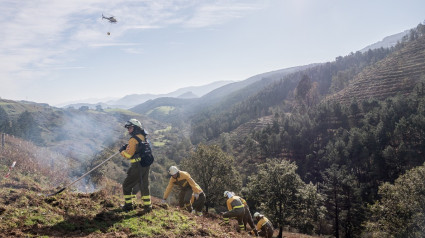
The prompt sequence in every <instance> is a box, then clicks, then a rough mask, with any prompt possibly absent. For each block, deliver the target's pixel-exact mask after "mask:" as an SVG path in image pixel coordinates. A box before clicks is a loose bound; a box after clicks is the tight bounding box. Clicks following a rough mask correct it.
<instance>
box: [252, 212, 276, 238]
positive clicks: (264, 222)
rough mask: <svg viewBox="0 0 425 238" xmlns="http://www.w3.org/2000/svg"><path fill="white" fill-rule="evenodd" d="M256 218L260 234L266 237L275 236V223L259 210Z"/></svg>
mask: <svg viewBox="0 0 425 238" xmlns="http://www.w3.org/2000/svg"><path fill="white" fill-rule="evenodd" d="M254 218H255V219H256V220H257V222H258V223H257V230H258V231H259V232H258V235H260V236H262V237H266V238H271V237H272V236H273V225H272V223H271V222H270V221H269V219H267V217H265V216H264V215H262V214H260V213H259V212H256V213H254Z"/></svg>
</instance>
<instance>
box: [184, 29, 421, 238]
mask: <svg viewBox="0 0 425 238" xmlns="http://www.w3.org/2000/svg"><path fill="white" fill-rule="evenodd" d="M424 33H425V32H424V28H423V26H422V25H419V26H418V28H417V29H416V30H415V31H413V32H412V33H411V34H410V38H408V39H405V41H404V42H401V43H400V44H399V45H397V46H396V47H394V48H392V49H388V50H386V49H378V50H374V51H371V50H370V51H368V52H365V53H359V52H357V53H353V54H351V55H349V56H346V57H338V58H337V59H336V61H335V62H330V63H327V64H322V65H320V66H317V67H314V68H311V69H308V70H305V71H301V72H298V73H295V74H292V75H289V76H288V77H286V78H285V79H282V80H281V81H279V82H277V83H275V84H273V85H272V86H270V87H268V88H267V89H265V90H263V91H261V92H260V93H258V94H257V95H255V96H254V97H251V98H249V99H247V100H246V101H245V102H243V103H241V104H239V105H238V107H233V108H232V111H228V112H224V113H223V114H221V115H217V116H216V117H213V116H211V117H205V119H204V120H199V122H201V123H200V124H194V127H193V128H194V130H193V132H194V134H193V135H192V138H195V139H197V140H202V139H203V140H206V141H209V143H218V144H220V145H221V147H222V148H223V149H224V150H226V151H227V152H228V153H230V154H232V155H233V156H234V157H235V158H236V166H237V167H238V168H239V171H242V174H243V175H244V176H242V177H243V181H246V182H244V185H243V190H242V191H244V193H245V194H246V196H247V197H248V198H249V199H250V201H251V202H252V203H253V205H252V206H251V207H254V209H263V210H266V211H268V213H269V214H273V219H274V221H277V222H279V224H280V225H281V226H282V227H285V226H291V227H297V228H298V229H300V230H302V231H304V232H312V233H316V234H332V235H334V236H336V237H340V236H345V237H360V236H365V235H366V236H369V235H370V236H372V237H392V236H394V237H421V236H422V235H423V232H422V231H421V229H423V225H421V221H422V217H423V216H424V215H423V214H425V210H424V207H423V206H422V205H421V204H422V203H416V202H414V201H413V200H412V199H416V200H417V199H419V198H417V197H415V198H413V197H412V198H411V199H406V201H405V203H404V202H402V201H401V199H399V198H397V200H394V201H392V202H395V203H397V205H396V207H393V208H391V205H390V204H391V201H388V200H391V195H390V193H398V191H400V189H402V188H401V186H400V185H397V184H396V185H394V186H392V185H390V184H392V183H397V181H398V180H401V179H402V180H403V183H406V180H409V179H411V180H409V181H412V184H410V185H409V186H410V187H412V188H413V187H414V188H415V189H417V190H418V192H419V191H423V181H422V182H421V181H420V179H421V178H422V177H423V175H422V174H419V175H418V172H407V171H410V170H414V171H422V170H421V169H418V170H415V168H423V164H424V162H425V156H424V152H425V151H424V148H425V131H424V129H423V128H425V119H424V118H425V117H424V116H425V111H424V108H425V107H424V105H425V94H424V86H425V67H424V65H423V64H424V62H425V60H424V59H425V52H424V50H423V47H424V39H425V36H424ZM333 93H334V94H333ZM329 95H330V96H329ZM330 99H332V100H330ZM243 122H247V123H243ZM234 128H236V129H234ZM199 134H202V135H204V137H203V138H199ZM212 139H213V140H212ZM194 141H196V140H194ZM273 158H277V161H281V162H276V161H274V160H270V159H273ZM284 161H291V162H293V163H294V164H295V165H296V170H295V171H296V174H297V175H299V176H300V179H301V180H302V181H303V182H297V183H301V184H302V183H307V184H308V183H311V184H312V185H314V186H316V189H317V194H316V195H313V194H314V193H313V194H310V195H309V196H313V197H316V198H315V199H313V200H312V201H310V202H309V204H310V205H311V204H315V203H316V204H315V205H313V207H310V208H309V209H311V212H312V213H313V214H316V215H315V217H310V218H308V217H305V218H303V219H301V221H300V219H299V217H300V216H301V215H302V214H303V213H302V211H303V210H302V209H301V210H300V207H304V206H305V204H303V200H302V199H301V198H302V197H303V196H306V194H305V193H306V192H300V191H298V192H296V191H295V190H291V191H289V190H288V191H286V192H287V193H289V194H291V195H284V194H282V193H281V191H277V190H281V189H290V188H291V186H290V185H288V183H285V182H282V183H280V182H279V179H278V178H275V179H273V178H270V177H268V176H267V174H270V173H272V172H271V171H273V170H274V169H276V168H278V167H279V166H280V163H285V162H284ZM270 163H275V166H274V167H270V166H269V164H270ZM287 166H288V165H287ZM406 172H407V175H406V176H404V177H403V178H401V177H400V176H402V175H403V174H405V173H406ZM282 173H287V172H285V171H284V170H283V169H282V170H281V172H280V174H282ZM278 174H279V173H278ZM245 176H246V177H245ZM276 176H277V177H279V175H276ZM418 176H419V177H418ZM420 176H422V177H420ZM282 178H285V177H284V176H283V177H282ZM258 179H261V180H263V181H269V183H271V184H269V185H265V184H262V186H266V187H267V188H268V190H267V189H266V190H264V189H261V186H260V185H258V184H257V182H256V180H258ZM275 183H278V184H280V187H279V188H276V187H274V184H275ZM399 183H400V182H399ZM300 186H301V187H298V189H301V190H303V189H306V187H304V185H300ZM389 187H391V189H392V190H391V191H389V190H388V188H389ZM276 189H277V190H276ZM257 190H261V191H262V192H263V193H267V195H268V196H269V197H267V196H262V195H261V193H260V194H259V192H258V191H257ZM270 190H272V191H271V192H270ZM381 196H385V201H382V202H380V204H381V205H380V206H378V205H376V206H373V207H372V209H370V208H371V207H369V206H370V205H372V204H374V203H376V202H377V201H380V199H381ZM270 197H273V198H276V199H277V200H279V199H281V200H282V201H283V202H282V203H280V204H279V203H276V204H269V205H268V206H267V207H264V203H266V202H267V201H268V199H271V198H270ZM420 199H424V197H423V196H421V198H420ZM408 204H411V205H412V206H413V207H414V208H415V209H414V211H413V208H411V207H409V205H408ZM257 206H258V207H257ZM321 206H323V207H324V208H326V209H325V210H321V209H320V208H321ZM279 207H284V208H285V209H284V212H278V211H279ZM303 209H304V208H303ZM388 209H390V210H391V209H395V210H396V211H393V212H392V213H391V215H389V216H388V217H381V216H382V214H383V213H385V212H386V211H387V212H388V211H389V210H388ZM288 210H290V212H288ZM396 214H404V215H403V216H402V217H400V216H398V215H396ZM371 217H372V218H371ZM394 219H398V221H397V222H395V221H394ZM307 221H308V222H310V223H309V224H306V222H307ZM366 224H368V225H366ZM379 224H385V227H387V228H389V227H391V229H389V230H386V229H381V228H379V229H377V227H379ZM306 225H307V226H308V227H309V228H308V229H307V228H306ZM374 229H377V230H374Z"/></svg>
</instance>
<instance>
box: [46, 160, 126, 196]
mask: <svg viewBox="0 0 425 238" xmlns="http://www.w3.org/2000/svg"><path fill="white" fill-rule="evenodd" d="M118 153H120V152H117V153H115V154H113V155H111V157H109V158H107V159H106V160H105V161H103V162H102V163H100V164H98V165H97V166H96V167H94V168H92V169H91V170H90V171H88V172H87V173H85V174H83V175H82V176H81V177H79V178H78V179H77V180H75V181H74V182H72V183H70V184H68V185H66V186H65V187H63V188H61V189H60V190H59V191H57V192H55V193H52V194H49V195H47V196H48V197H50V196H54V195H56V194H59V193H61V192H63V191H64V190H65V189H67V188H68V187H70V186H71V185H73V184H74V183H76V182H78V181H80V180H81V179H82V178H84V177H85V176H87V175H88V174H89V173H91V172H93V170H95V169H97V168H99V167H100V166H101V165H102V164H104V163H106V162H107V161H109V160H110V159H112V158H113V157H114V156H115V155H117V154H118Z"/></svg>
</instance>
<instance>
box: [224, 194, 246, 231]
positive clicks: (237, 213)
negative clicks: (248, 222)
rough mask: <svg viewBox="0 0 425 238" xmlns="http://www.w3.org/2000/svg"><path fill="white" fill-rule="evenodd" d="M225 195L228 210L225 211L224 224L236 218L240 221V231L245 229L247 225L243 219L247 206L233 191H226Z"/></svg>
mask: <svg viewBox="0 0 425 238" xmlns="http://www.w3.org/2000/svg"><path fill="white" fill-rule="evenodd" d="M224 197H226V198H227V202H226V205H227V210H228V211H227V212H225V213H223V220H224V222H223V223H224V224H229V219H230V218H236V220H237V221H238V225H239V229H238V231H239V232H241V231H244V230H245V227H244V224H243V219H244V216H245V208H244V205H243V203H242V201H241V199H240V198H239V197H238V196H234V195H233V193H232V192H229V191H224Z"/></svg>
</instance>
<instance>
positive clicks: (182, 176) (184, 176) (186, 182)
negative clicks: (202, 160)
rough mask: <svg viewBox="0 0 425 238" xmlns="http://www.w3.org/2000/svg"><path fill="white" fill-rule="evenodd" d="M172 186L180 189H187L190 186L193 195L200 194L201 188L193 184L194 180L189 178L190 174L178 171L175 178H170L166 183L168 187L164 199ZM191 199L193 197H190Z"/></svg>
mask: <svg viewBox="0 0 425 238" xmlns="http://www.w3.org/2000/svg"><path fill="white" fill-rule="evenodd" d="M174 185H177V186H180V187H181V188H183V189H184V188H188V186H190V187H191V188H192V191H193V193H202V192H203V191H202V189H201V187H200V186H199V185H198V184H197V183H196V182H195V180H193V179H192V177H190V174H189V173H188V172H185V171H179V174H178V176H177V178H173V177H172V176H171V177H170V181H169V182H168V186H167V188H166V189H165V192H164V199H167V198H168V195H169V194H170V192H171V189H172V188H173V186H174ZM192 199H193V196H192Z"/></svg>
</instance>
